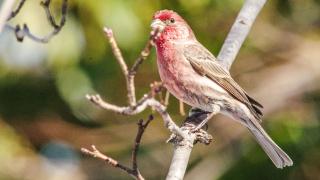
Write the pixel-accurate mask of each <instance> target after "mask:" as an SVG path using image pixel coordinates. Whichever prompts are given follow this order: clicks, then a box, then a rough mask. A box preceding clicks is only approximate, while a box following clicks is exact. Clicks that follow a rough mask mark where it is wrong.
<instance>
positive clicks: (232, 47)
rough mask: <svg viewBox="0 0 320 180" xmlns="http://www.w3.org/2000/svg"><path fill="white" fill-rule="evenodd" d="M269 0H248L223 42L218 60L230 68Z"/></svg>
mask: <svg viewBox="0 0 320 180" xmlns="http://www.w3.org/2000/svg"><path fill="white" fill-rule="evenodd" d="M266 1H267V0H246V1H245V2H244V5H243V6H242V8H241V10H240V12H239V14H238V16H237V18H236V20H235V22H234V24H233V25H232V27H231V30H230V32H229V34H228V36H227V38H226V40H225V41H224V43H223V46H222V48H221V50H220V53H219V55H218V57H217V60H218V61H219V62H220V64H221V65H222V66H224V67H225V68H226V69H230V67H231V65H232V63H233V61H234V60H235V58H236V56H237V54H238V52H239V50H240V48H241V46H242V44H243V42H244V40H245V39H246V37H247V36H248V34H249V31H250V29H251V27H252V24H253V23H254V21H255V19H256V17H257V16H258V14H259V12H260V11H261V9H262V7H263V6H264V4H265V3H266Z"/></svg>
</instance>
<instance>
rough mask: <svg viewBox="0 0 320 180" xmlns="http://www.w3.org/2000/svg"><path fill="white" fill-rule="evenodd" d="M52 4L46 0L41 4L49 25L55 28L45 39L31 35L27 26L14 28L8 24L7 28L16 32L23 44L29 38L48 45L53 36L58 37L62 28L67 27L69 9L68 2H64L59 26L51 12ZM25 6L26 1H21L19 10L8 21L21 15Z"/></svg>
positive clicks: (66, 0)
mask: <svg viewBox="0 0 320 180" xmlns="http://www.w3.org/2000/svg"><path fill="white" fill-rule="evenodd" d="M50 3H51V0H44V1H42V2H41V3H40V5H41V6H42V7H43V9H44V11H45V12H46V15H47V19H48V22H49V24H50V25H51V26H52V28H53V30H52V32H50V33H49V34H47V35H45V36H43V37H39V36H36V35H34V34H33V33H31V31H30V29H29V27H28V25H27V24H23V26H22V28H21V27H20V25H16V26H15V27H14V26H11V25H9V24H7V25H6V28H8V29H9V30H12V31H14V32H15V36H16V38H17V40H18V41H19V42H22V41H23V39H24V37H28V38H30V39H31V40H33V41H35V42H39V43H48V42H49V40H50V39H51V38H52V37H53V36H55V35H57V34H58V33H59V32H60V31H61V29H62V27H63V26H64V25H65V22H66V16H67V9H68V0H63V2H62V5H61V19H60V21H59V23H58V24H57V23H56V20H55V19H54V17H53V15H52V13H51V11H50ZM23 4H24V1H23V0H21V1H20V3H19V5H18V8H17V9H16V10H15V11H13V12H12V13H11V17H10V18H9V19H8V20H10V19H12V18H13V17H15V16H16V15H17V14H18V13H19V11H20V9H21V8H22V6H23Z"/></svg>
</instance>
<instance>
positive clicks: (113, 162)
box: [81, 115, 153, 180]
mask: <svg viewBox="0 0 320 180" xmlns="http://www.w3.org/2000/svg"><path fill="white" fill-rule="evenodd" d="M152 120H153V116H152V115H150V116H149V118H148V120H147V121H146V122H145V123H144V122H143V120H142V119H140V120H139V121H138V123H137V125H138V132H137V135H136V138H135V141H134V145H133V149H132V155H131V159H132V167H131V168H129V167H127V166H124V165H122V164H120V163H119V162H118V161H116V160H114V159H113V158H111V157H109V156H106V155H104V154H102V153H101V152H100V151H99V150H98V149H97V148H96V147H95V146H94V145H92V146H91V148H92V150H88V149H86V148H81V151H82V152H83V153H84V154H87V155H90V156H92V157H95V158H98V159H101V160H103V161H105V162H106V163H107V164H109V165H111V166H113V167H115V168H119V169H121V170H123V171H125V172H127V173H128V174H129V175H131V176H132V177H133V178H135V179H137V180H144V177H143V176H142V175H141V173H140V171H139V168H138V160H137V155H138V150H139V147H140V142H141V138H142V135H143V133H144V131H145V130H146V128H147V127H148V125H149V123H150V122H151V121H152Z"/></svg>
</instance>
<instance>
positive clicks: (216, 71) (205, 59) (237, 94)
mask: <svg viewBox="0 0 320 180" xmlns="http://www.w3.org/2000/svg"><path fill="white" fill-rule="evenodd" d="M183 54H184V56H185V58H186V59H187V60H188V61H189V62H190V64H191V65H192V67H193V68H194V69H195V70H196V71H197V72H198V73H199V74H201V75H205V76H207V77H208V78H210V79H211V80H213V81H214V82H216V83H217V84H218V85H220V86H221V87H222V88H224V89H225V90H226V91H227V92H228V93H229V94H230V95H231V96H233V97H234V98H235V99H237V100H238V101H240V102H242V103H243V104H245V105H246V106H247V107H248V108H249V109H250V111H251V112H252V113H253V114H254V116H255V117H256V118H257V119H258V120H261V116H262V112H261V110H260V109H259V108H262V105H261V104H260V103H258V102H257V101H255V100H254V99H253V98H251V97H250V96H248V95H247V93H246V92H245V91H244V90H243V89H242V88H241V87H240V86H239V85H238V84H237V83H236V82H235V81H234V80H233V79H232V77H231V76H230V74H229V72H228V71H227V70H225V69H224V68H223V67H222V66H221V65H220V64H219V63H218V62H217V61H216V58H215V57H214V56H213V55H212V54H211V53H210V52H209V51H208V50H207V49H205V48H204V47H203V46H199V45H195V44H192V45H187V46H186V47H185V48H184V51H183Z"/></svg>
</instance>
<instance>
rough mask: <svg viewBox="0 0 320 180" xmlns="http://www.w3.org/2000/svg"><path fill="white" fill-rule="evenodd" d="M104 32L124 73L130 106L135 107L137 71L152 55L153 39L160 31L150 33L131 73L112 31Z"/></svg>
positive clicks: (105, 30) (108, 29) (106, 29)
mask: <svg viewBox="0 0 320 180" xmlns="http://www.w3.org/2000/svg"><path fill="white" fill-rule="evenodd" d="M103 31H104V33H105V34H106V37H107V38H108V40H109V43H110V45H111V48H112V52H113V55H114V56H115V58H116V60H117V61H118V63H119V65H120V67H121V70H122V73H123V75H124V76H125V78H126V84H127V92H128V94H127V96H128V102H129V105H130V106H135V105H136V93H135V86H134V76H135V75H136V73H137V70H138V68H139V66H140V65H141V64H142V62H143V61H144V60H145V59H147V57H148V56H149V55H150V51H151V48H152V42H153V39H154V38H155V37H157V36H158V34H159V30H155V31H152V32H151V33H150V37H149V40H148V42H147V44H146V45H145V47H144V49H143V50H142V51H141V53H140V56H139V57H138V58H137V60H136V61H135V63H134V64H133V66H132V67H131V69H130V71H129V70H128V66H127V64H126V63H125V61H124V58H123V56H122V53H121V51H120V49H119V47H118V44H117V41H116V40H115V38H114V35H113V32H112V29H110V28H107V27H105V28H104V29H103Z"/></svg>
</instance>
